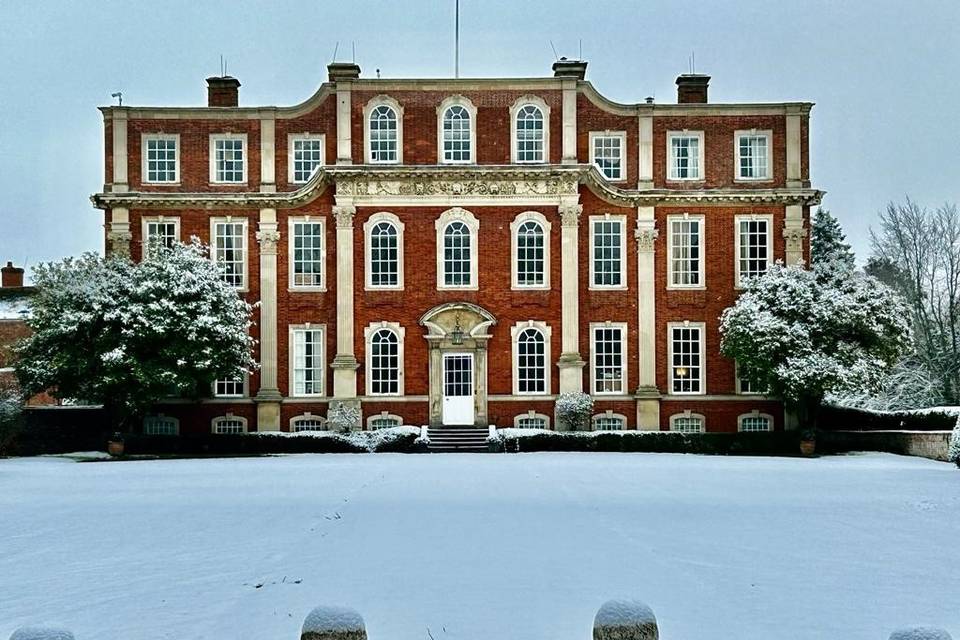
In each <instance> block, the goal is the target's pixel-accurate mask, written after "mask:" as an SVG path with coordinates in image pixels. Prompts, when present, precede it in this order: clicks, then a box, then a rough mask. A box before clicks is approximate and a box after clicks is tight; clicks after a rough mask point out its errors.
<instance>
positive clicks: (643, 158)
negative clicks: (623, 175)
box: [637, 113, 653, 189]
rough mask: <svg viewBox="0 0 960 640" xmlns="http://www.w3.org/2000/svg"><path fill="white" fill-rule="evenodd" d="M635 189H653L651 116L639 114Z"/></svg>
mask: <svg viewBox="0 0 960 640" xmlns="http://www.w3.org/2000/svg"><path fill="white" fill-rule="evenodd" d="M639 121H640V122H639V128H640V144H639V145H638V147H639V158H638V159H637V167H639V170H638V174H637V188H638V189H653V116H652V115H645V114H644V113H641V115H640V118H639Z"/></svg>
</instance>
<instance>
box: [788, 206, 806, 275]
mask: <svg viewBox="0 0 960 640" xmlns="http://www.w3.org/2000/svg"><path fill="white" fill-rule="evenodd" d="M783 237H784V240H786V256H785V258H786V264H787V265H788V266H789V265H794V264H800V265H803V266H806V264H807V261H806V260H805V259H804V255H803V240H804V238H806V237H807V229H806V228H805V227H804V225H803V206H802V205H799V204H791V205H787V211H786V219H785V221H784V225H783Z"/></svg>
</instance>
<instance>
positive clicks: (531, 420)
mask: <svg viewBox="0 0 960 640" xmlns="http://www.w3.org/2000/svg"><path fill="white" fill-rule="evenodd" d="M513 426H514V428H516V429H549V428H550V418H549V417H548V416H546V415H544V414H542V413H537V412H536V411H533V410H532V409H531V410H530V411H528V412H526V413H521V414H520V415H518V416H514V418H513Z"/></svg>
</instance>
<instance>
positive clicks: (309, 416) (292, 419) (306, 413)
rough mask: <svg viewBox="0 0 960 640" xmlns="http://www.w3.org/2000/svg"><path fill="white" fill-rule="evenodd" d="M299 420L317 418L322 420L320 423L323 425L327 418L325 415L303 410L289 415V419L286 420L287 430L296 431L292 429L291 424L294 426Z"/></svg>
mask: <svg viewBox="0 0 960 640" xmlns="http://www.w3.org/2000/svg"><path fill="white" fill-rule="evenodd" d="M300 420H319V421H320V422H322V423H323V424H324V426H326V424H327V418H326V416H319V415H314V414H313V413H311V412H309V411H304V412H303V413H301V414H300V415H296V416H291V417H290V420H289V421H288V422H287V430H288V431H290V433H296V432H295V431H294V430H293V426H294V425H295V424H296V423H297V422H299V421H300Z"/></svg>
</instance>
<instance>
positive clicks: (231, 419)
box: [212, 413, 247, 434]
mask: <svg viewBox="0 0 960 640" xmlns="http://www.w3.org/2000/svg"><path fill="white" fill-rule="evenodd" d="M212 430H213V432H214V433H217V434H228V433H246V431H247V419H246V418H241V417H239V416H234V415H232V414H229V413H228V414H227V415H225V416H223V417H220V418H214V419H213V429H212Z"/></svg>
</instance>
